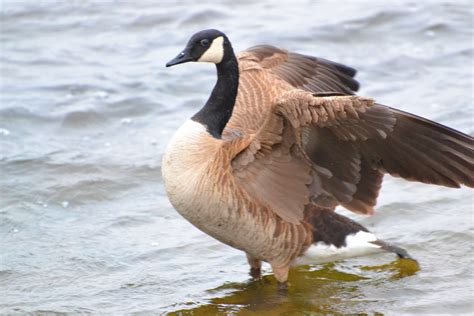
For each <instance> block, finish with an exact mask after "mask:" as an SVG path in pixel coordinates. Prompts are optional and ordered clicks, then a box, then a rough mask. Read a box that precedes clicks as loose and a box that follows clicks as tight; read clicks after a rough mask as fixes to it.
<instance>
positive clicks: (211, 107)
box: [191, 53, 239, 138]
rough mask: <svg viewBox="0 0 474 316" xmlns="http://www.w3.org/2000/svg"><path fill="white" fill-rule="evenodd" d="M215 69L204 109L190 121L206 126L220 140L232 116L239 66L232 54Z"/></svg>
mask: <svg viewBox="0 0 474 316" xmlns="http://www.w3.org/2000/svg"><path fill="white" fill-rule="evenodd" d="M216 67H217V82H216V85H215V86H214V89H213V90H212V93H211V96H210V97H209V99H208V100H207V102H206V104H205V105H204V107H203V108H202V109H201V110H200V111H199V112H197V113H196V114H195V115H194V116H193V117H192V118H191V119H192V120H194V121H196V122H199V123H201V124H203V125H205V126H206V128H207V131H208V132H209V134H211V135H212V136H213V137H215V138H221V135H222V131H223V130H224V127H225V126H226V124H227V122H228V121H229V119H230V117H231V116H232V110H233V109H234V104H235V99H236V98H237V90H238V88H239V66H238V64H237V59H236V57H235V55H234V54H233V53H232V55H231V57H230V58H228V60H223V61H222V62H220V63H219V64H216Z"/></svg>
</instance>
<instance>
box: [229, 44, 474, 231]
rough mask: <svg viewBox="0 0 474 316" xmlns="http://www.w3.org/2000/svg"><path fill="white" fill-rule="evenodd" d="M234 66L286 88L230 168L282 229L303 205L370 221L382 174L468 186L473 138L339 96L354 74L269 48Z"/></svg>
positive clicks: (349, 89) (352, 87)
mask: <svg viewBox="0 0 474 316" xmlns="http://www.w3.org/2000/svg"><path fill="white" fill-rule="evenodd" d="M242 56H243V57H242V59H246V58H247V59H250V60H252V61H253V62H257V63H258V64H259V65H260V66H261V68H263V70H264V71H265V72H267V73H266V75H267V76H269V77H270V78H273V79H271V80H283V81H284V82H286V83H287V84H289V85H290V86H292V87H293V89H288V88H287V90H286V91H281V92H280V94H279V96H278V97H277V99H276V100H275V101H273V102H274V103H272V104H269V105H268V107H269V112H266V113H268V114H266V115H268V116H267V117H265V118H264V120H265V123H264V124H263V125H262V126H261V127H259V130H258V131H257V133H256V134H254V135H252V136H250V138H248V139H247V141H248V146H247V148H246V149H244V150H242V151H241V152H240V153H239V154H238V155H237V156H236V157H235V159H234V160H233V162H232V166H233V167H234V170H235V175H236V179H237V181H238V182H239V183H240V184H241V185H242V187H243V188H244V189H246V191H247V192H248V193H249V195H251V196H252V197H253V198H254V199H255V200H258V201H259V202H260V203H262V204H264V205H266V206H268V207H269V208H270V209H272V210H273V211H275V212H276V213H277V214H278V215H279V216H280V217H282V218H283V219H285V220H287V221H289V222H293V223H294V222H297V221H300V220H302V219H303V218H304V204H305V203H308V202H309V201H312V202H313V203H315V204H317V205H319V206H321V207H327V208H333V207H334V206H335V205H337V204H342V205H343V206H344V207H346V208H348V209H349V210H351V211H354V212H357V213H363V214H371V213H373V207H374V205H375V204H376V200H377V196H378V193H379V190H380V187H381V184H382V180H383V175H384V173H389V174H390V175H392V176H398V177H402V178H405V179H407V180H413V181H419V182H424V183H432V184H438V185H444V186H449V187H459V186H460V185H467V186H470V187H473V186H474V177H473V163H474V162H473V158H474V155H473V150H474V141H473V138H472V137H471V136H468V135H465V134H463V133H460V132H458V131H455V130H453V129H450V128H448V127H446V126H443V125H440V124H437V123H435V122H432V121H429V120H426V119H423V118H420V117H417V116H415V115H412V114H409V113H405V112H402V111H399V110H396V109H392V108H389V107H386V106H383V105H380V104H376V103H374V102H373V100H372V99H369V98H363V97H358V96H338V95H339V94H346V95H347V94H353V91H357V89H358V88H359V84H358V82H357V81H355V80H354V79H353V76H354V75H355V73H356V71H355V70H354V69H352V68H350V67H347V66H344V65H341V64H337V63H334V62H331V61H328V60H324V59H321V58H315V57H310V56H305V55H300V54H295V53H289V52H287V51H284V50H280V49H278V48H275V47H272V46H257V47H253V48H251V49H249V50H247V51H246V52H244V55H242ZM245 75H247V76H250V74H248V73H247V74H244V76H245ZM260 75H261V73H260ZM328 93H329V95H331V96H325V95H328ZM246 101H247V103H248V102H249V100H246ZM248 109H249V108H247V111H248ZM240 115H241V116H242V115H243V116H245V115H246V113H240ZM308 177H309V178H308ZM311 179H312V180H311Z"/></svg>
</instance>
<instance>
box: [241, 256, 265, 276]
mask: <svg viewBox="0 0 474 316" xmlns="http://www.w3.org/2000/svg"><path fill="white" fill-rule="evenodd" d="M245 254H246V255H247V261H248V263H249V265H250V275H251V276H252V278H255V279H258V278H259V277H260V276H261V271H262V269H261V268H262V261H260V260H258V259H255V258H254V257H252V255H250V254H248V253H245Z"/></svg>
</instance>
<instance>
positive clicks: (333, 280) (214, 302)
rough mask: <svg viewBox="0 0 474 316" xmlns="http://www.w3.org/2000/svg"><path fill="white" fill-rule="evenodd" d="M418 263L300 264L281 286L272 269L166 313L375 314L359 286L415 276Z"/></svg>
mask: <svg viewBox="0 0 474 316" xmlns="http://www.w3.org/2000/svg"><path fill="white" fill-rule="evenodd" d="M418 270H419V266H418V263H417V262H416V261H413V260H409V259H398V260H395V261H393V262H390V263H388V264H383V265H378V266H355V267H354V266H352V267H344V266H341V265H339V264H336V263H329V264H325V265H318V266H303V267H298V268H295V269H293V270H292V271H291V272H290V279H289V285H288V287H287V288H286V289H283V288H281V287H280V286H279V285H278V284H277V282H276V279H275V278H274V277H273V276H272V275H271V274H270V275H265V276H263V277H262V278H260V279H256V280H255V279H254V280H249V281H248V282H246V283H228V284H225V285H222V286H219V287H217V288H215V289H211V290H208V293H210V294H211V295H212V296H213V297H212V298H211V299H209V300H208V302H207V303H204V304H195V303H189V304H188V305H195V306H193V307H191V308H183V309H180V310H177V311H174V312H172V313H170V314H169V315H235V314H238V315H308V313H311V314H312V313H322V314H341V313H342V314H347V313H358V314H360V313H362V314H364V313H370V314H378V313H377V312H376V311H375V310H373V309H374V308H376V307H375V306H374V305H373V304H372V303H377V302H378V301H379V299H370V298H369V297H366V296H365V295H364V293H363V291H361V289H362V288H363V287H367V286H375V287H376V286H377V285H380V284H381V283H384V282H391V281H394V280H398V279H401V278H404V277H409V276H411V275H414V274H415V273H416V272H417V271H418Z"/></svg>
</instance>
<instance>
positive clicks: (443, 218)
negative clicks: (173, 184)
mask: <svg viewBox="0 0 474 316" xmlns="http://www.w3.org/2000/svg"><path fill="white" fill-rule="evenodd" d="M473 11H474V9H473V5H472V2H471V1H443V0H432V1H423V2H419V1H410V0H399V1H383V2H382V1H375V0H373V1H369V0H367V1H338V2H335V1H330V0H321V1H318V2H315V1H299V0H297V1H247V0H244V1H231V0H227V1H214V2H208V3H201V4H196V3H195V2H193V1H176V2H175V1H159V2H157V1H151V0H149V1H144V0H141V1H15V0H1V1H0V43H1V44H0V45H1V46H0V89H1V90H0V313H23V312H58V313H60V312H103V313H113V314H119V313H131V312H150V313H163V314H165V313H171V312H176V314H196V315H207V314H215V313H218V314H222V315H230V314H241V315H252V314H258V315H261V314H268V315H275V314H284V315H290V314H291V315H293V314H300V315H303V314H305V312H321V313H348V312H353V313H363V312H367V313H373V312H382V313H388V314H398V313H472V312H473V303H472V302H473V301H472V299H473V290H474V283H473V281H474V278H473V266H474V265H473V249H472V248H473V227H474V219H473V214H474V213H473V204H472V203H473V199H472V192H471V191H470V190H468V189H460V190H454V189H447V188H440V187H434V186H427V185H421V184H415V183H408V182H403V181H400V180H396V179H392V178H390V177H386V178H385V181H384V187H383V190H382V193H381V196H380V198H379V204H378V210H377V213H376V215H375V216H373V217H370V218H364V217H358V216H353V215H350V216H351V217H352V218H355V219H356V220H358V221H360V222H361V223H362V224H364V225H366V226H367V227H369V229H371V230H372V231H374V232H375V233H377V234H378V235H380V237H381V238H384V239H386V240H388V241H391V242H396V243H398V244H400V245H401V246H403V247H405V248H407V249H408V251H409V252H410V253H411V254H412V255H413V256H414V257H416V258H417V259H418V260H419V263H420V267H421V269H420V271H418V272H416V273H415V271H414V270H413V269H412V267H408V268H407V264H406V263H403V262H402V263H400V262H392V263H390V261H391V260H392V259H393V258H392V257H391V256H390V255H388V256H378V257H368V258H362V259H354V260H346V261H344V262H339V263H335V264H330V265H321V266H312V267H302V268H298V269H297V270H295V271H292V272H291V276H290V290H289V293H288V294H287V295H281V294H278V292H277V291H276V286H275V280H274V279H273V277H272V276H270V275H269V274H270V273H269V268H268V267H267V266H265V272H266V276H265V277H264V278H263V279H262V280H259V281H252V280H251V279H250V276H249V275H248V274H247V272H248V266H247V263H246V260H245V256H244V255H243V253H241V252H240V251H237V250H234V249H232V248H230V247H227V246H225V245H222V244H220V243H218V242H217V241H215V240H213V239H211V238H210V237H208V236H206V235H204V234H203V233H201V232H200V231H198V230H197V229H195V228H194V227H193V226H191V225H190V224H189V223H188V222H186V221H185V220H184V219H182V218H181V217H180V216H179V215H178V214H177V213H176V212H175V211H174V210H173V208H172V207H171V205H170V204H169V202H168V200H167V198H166V195H165V192H164V189H163V185H162V182H161V176H160V163H161V156H162V154H163V150H164V148H165V146H166V143H167V141H168V140H169V139H170V137H171V135H172V134H173V131H174V130H175V129H176V128H177V127H178V126H179V125H180V124H182V123H183V122H184V121H185V120H186V119H187V118H188V117H189V116H191V115H192V114H193V113H194V112H196V111H197V110H198V109H199V108H200V106H201V105H202V104H203V103H204V102H205V100H206V98H207V96H208V95H209V93H210V90H211V89H212V86H213V84H214V82H215V70H214V69H213V67H212V66H210V65H208V64H207V65H198V64H194V65H186V66H180V67H176V68H173V69H166V68H165V67H164V64H165V63H166V61H168V60H169V59H171V58H172V57H174V56H175V55H176V54H177V53H178V52H179V51H180V50H181V49H182V48H183V47H184V45H185V43H186V41H187V39H188V38H189V36H190V35H192V34H193V33H194V32H196V31H199V30H201V29H205V28H218V29H221V30H223V31H224V32H226V33H227V34H228V36H229V37H230V39H231V41H232V42H233V46H234V48H235V49H236V50H237V51H239V50H242V49H245V48H247V47H250V46H252V45H255V44H261V43H267V44H273V45H275V46H279V47H282V48H287V49H290V50H294V51H298V52H301V53H306V54H310V55H315V56H320V57H325V58H328V59H331V60H334V61H338V62H342V63H345V64H347V65H350V66H353V67H355V68H357V69H358V70H359V73H358V77H357V78H358V79H359V81H360V82H361V87H362V88H361V90H360V94H361V95H366V96H372V97H374V98H375V99H377V100H378V101H379V102H380V103H383V104H387V105H390V106H393V107H396V108H399V109H402V110H405V111H409V112H412V113H415V114H418V115H422V116H425V117H427V118H430V119H432V120H436V121H438V122H441V123H443V124H446V125H449V126H451V127H453V128H456V129H459V130H461V131H463V132H465V133H468V134H471V135H472V134H473V133H474V125H473V82H474V80H473V60H474V58H473V53H474V48H473V29H474V25H473V21H474V19H473V16H474V12H473ZM341 212H342V213H344V214H348V213H347V212H345V211H344V210H341ZM386 264H387V265H386ZM367 267H371V268H367ZM415 270H416V269H415Z"/></svg>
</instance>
